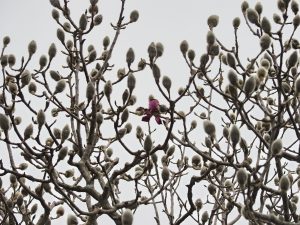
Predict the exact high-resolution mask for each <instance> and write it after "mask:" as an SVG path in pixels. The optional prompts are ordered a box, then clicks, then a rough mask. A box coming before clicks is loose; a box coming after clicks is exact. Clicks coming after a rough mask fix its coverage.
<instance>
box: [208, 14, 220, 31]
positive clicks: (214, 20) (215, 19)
mask: <svg viewBox="0 0 300 225" xmlns="http://www.w3.org/2000/svg"><path fill="white" fill-rule="evenodd" d="M218 23H219V16H218V15H211V16H209V17H208V18H207V25H208V26H209V28H213V27H216V26H218Z"/></svg>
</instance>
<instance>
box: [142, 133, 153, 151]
mask: <svg viewBox="0 0 300 225" xmlns="http://www.w3.org/2000/svg"><path fill="white" fill-rule="evenodd" d="M152 146H153V143H152V139H151V136H150V135H147V136H146V138H145V141H144V149H145V151H146V153H147V154H149V153H150V151H151V150H152Z"/></svg>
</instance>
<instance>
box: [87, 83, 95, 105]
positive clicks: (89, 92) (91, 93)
mask: <svg viewBox="0 0 300 225" xmlns="http://www.w3.org/2000/svg"><path fill="white" fill-rule="evenodd" d="M95 93H96V89H95V86H94V84H93V82H91V81H90V82H89V83H88V84H87V87H86V95H85V96H86V98H87V99H88V101H91V100H92V99H93V97H94V96H95Z"/></svg>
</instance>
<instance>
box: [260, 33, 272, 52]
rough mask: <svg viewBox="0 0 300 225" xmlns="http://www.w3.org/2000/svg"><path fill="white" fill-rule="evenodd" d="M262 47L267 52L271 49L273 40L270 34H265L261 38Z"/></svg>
mask: <svg viewBox="0 0 300 225" xmlns="http://www.w3.org/2000/svg"><path fill="white" fill-rule="evenodd" d="M259 44H260V47H261V49H262V50H266V49H268V48H269V47H270V45H271V38H270V36H269V35H268V34H264V35H262V36H261V38H260V41H259Z"/></svg>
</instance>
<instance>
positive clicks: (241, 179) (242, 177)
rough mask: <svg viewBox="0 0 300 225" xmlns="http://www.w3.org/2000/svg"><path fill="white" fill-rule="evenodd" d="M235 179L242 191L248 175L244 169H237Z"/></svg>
mask: <svg viewBox="0 0 300 225" xmlns="http://www.w3.org/2000/svg"><path fill="white" fill-rule="evenodd" d="M236 179H237V182H238V184H239V185H240V187H241V188H242V189H243V188H244V187H245V185H246V183H247V179H248V174H247V171H246V170H245V169H244V168H239V170H238V171H237V173H236Z"/></svg>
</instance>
